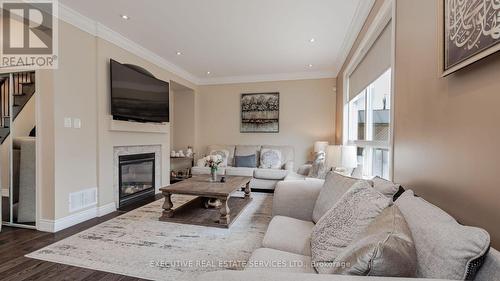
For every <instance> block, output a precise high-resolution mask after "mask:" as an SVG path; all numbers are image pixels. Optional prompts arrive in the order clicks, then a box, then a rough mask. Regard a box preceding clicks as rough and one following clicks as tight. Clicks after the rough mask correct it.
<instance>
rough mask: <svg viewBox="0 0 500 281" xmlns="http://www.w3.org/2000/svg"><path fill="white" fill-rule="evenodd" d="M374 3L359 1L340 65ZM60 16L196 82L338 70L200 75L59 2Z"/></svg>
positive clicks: (296, 77)
mask: <svg viewBox="0 0 500 281" xmlns="http://www.w3.org/2000/svg"><path fill="white" fill-rule="evenodd" d="M374 3H375V0H363V1H360V3H359V4H358V6H357V8H356V12H355V16H354V17H353V19H352V21H351V24H350V27H349V31H353V32H347V34H346V37H345V38H344V41H343V43H342V48H341V55H340V56H339V58H338V59H337V60H336V65H337V66H338V68H339V69H340V68H341V67H342V65H343V64H344V62H345V60H346V58H347V55H348V54H349V52H350V50H351V48H352V45H353V44H354V41H355V40H356V38H357V36H358V34H359V32H360V30H361V28H362V27H363V24H364V22H365V20H366V17H367V16H368V14H369V13H370V10H371V8H372V6H373V4H374ZM58 14H59V15H58V16H59V19H60V20H63V21H64V22H66V23H69V24H71V25H73V26H75V27H77V28H79V29H81V30H83V31H85V32H87V33H89V34H91V35H93V36H96V37H99V38H101V39H103V40H106V41H109V42H111V43H113V44H115V45H117V46H119V47H121V48H123V49H125V50H127V51H129V52H131V53H133V54H134V55H137V56H139V57H141V58H143V59H144V60H147V61H148V62H151V63H153V64H155V65H157V66H159V67H160V68H162V69H164V70H166V71H169V72H171V73H173V74H175V75H177V76H179V77H181V78H183V79H186V80H187V81H189V82H191V83H193V84H195V85H215V84H235V83H253V82H269V81H285V80H302V79H321V78H334V77H336V76H337V73H338V71H337V70H336V71H315V72H297V73H275V74H262V75H244V76H225V77H213V78H199V77H197V76H195V75H193V74H191V73H190V72H188V71H186V70H184V69H183V68H182V67H179V66H178V65H176V64H174V63H172V62H170V61H168V60H166V59H164V58H163V57H161V56H159V55H158V54H156V53H154V52H152V51H150V50H148V49H146V48H144V47H143V46H141V45H140V44H138V43H136V42H134V41H132V40H131V39H129V38H127V37H125V36H123V35H121V34H120V33H118V32H116V31H114V30H112V29H111V28H109V27H107V26H105V25H103V24H102V23H100V22H97V21H95V20H93V19H91V18H89V17H87V16H85V15H83V14H81V13H79V12H77V11H75V10H73V9H71V8H70V7H68V6H66V5H64V4H62V3H60V2H59V13H58Z"/></svg>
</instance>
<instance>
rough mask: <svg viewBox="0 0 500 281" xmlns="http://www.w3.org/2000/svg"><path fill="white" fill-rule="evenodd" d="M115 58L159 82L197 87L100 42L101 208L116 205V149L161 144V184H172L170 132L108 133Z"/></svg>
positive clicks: (99, 149)
mask: <svg viewBox="0 0 500 281" xmlns="http://www.w3.org/2000/svg"><path fill="white" fill-rule="evenodd" d="M110 58H113V59H115V60H117V61H119V62H121V63H130V64H135V65H139V66H141V67H143V68H145V69H147V70H148V71H150V72H151V73H152V74H153V75H154V76H156V77H157V78H158V79H161V80H164V81H170V80H175V81H176V82H178V83H182V84H183V85H186V86H188V87H190V88H192V89H196V86H195V85H193V84H191V83H189V82H187V81H185V80H183V79H182V78H180V77H177V76H175V75H173V74H172V73H170V72H168V71H165V70H163V69H161V68H160V67H158V66H156V65H154V64H152V63H150V62H148V61H145V60H143V59H141V58H140V57H138V56H135V55H133V54H131V53H130V52H128V51H127V50H124V49H122V48H119V47H117V46H116V45H114V44H112V43H109V42H108V41H105V40H102V39H100V38H98V39H97V92H98V114H99V120H98V122H99V125H98V136H97V137H98V157H99V159H98V167H99V172H98V177H99V205H100V206H103V205H106V204H108V203H112V202H114V190H113V172H114V171H113V147H114V146H130V145H161V148H162V163H161V170H162V182H161V183H158V184H159V185H166V184H168V182H169V176H170V173H169V172H168V171H169V170H170V157H169V151H170V133H168V134H158V133H145V132H114V131H110V130H109V122H110V120H111V118H112V116H111V113H110V105H109V97H110V85H109V59H110Z"/></svg>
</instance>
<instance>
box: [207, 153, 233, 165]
mask: <svg viewBox="0 0 500 281" xmlns="http://www.w3.org/2000/svg"><path fill="white" fill-rule="evenodd" d="M210 155H220V156H221V157H222V163H221V165H220V166H221V167H227V160H228V158H229V151H227V150H225V149H219V150H212V151H210Z"/></svg>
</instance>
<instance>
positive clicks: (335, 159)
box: [326, 145, 358, 173]
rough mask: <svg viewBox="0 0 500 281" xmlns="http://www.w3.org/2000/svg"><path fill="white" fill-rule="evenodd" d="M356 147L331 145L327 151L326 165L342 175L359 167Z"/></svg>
mask: <svg viewBox="0 0 500 281" xmlns="http://www.w3.org/2000/svg"><path fill="white" fill-rule="evenodd" d="M356 152H357V151H356V146H348V145H329V146H328V147H327V149H326V165H327V167H328V168H333V170H336V171H338V172H340V173H345V172H346V171H347V169H354V168H356V167H357V166H358V161H357V157H356V154H357V153H356Z"/></svg>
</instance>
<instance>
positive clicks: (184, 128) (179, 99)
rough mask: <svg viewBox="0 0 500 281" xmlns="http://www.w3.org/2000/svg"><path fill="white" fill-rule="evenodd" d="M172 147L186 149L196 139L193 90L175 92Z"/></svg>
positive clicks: (177, 149) (192, 144)
mask: <svg viewBox="0 0 500 281" xmlns="http://www.w3.org/2000/svg"><path fill="white" fill-rule="evenodd" d="M170 116H172V117H173V118H172V119H173V120H171V121H172V122H170V124H171V125H172V137H173V140H172V149H175V150H176V151H179V150H181V149H182V150H184V151H185V150H186V149H187V146H188V145H189V146H194V144H195V141H194V137H195V132H194V130H195V126H194V123H195V93H194V91H192V90H182V91H179V90H177V91H174V92H173V114H171V115H170Z"/></svg>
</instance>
